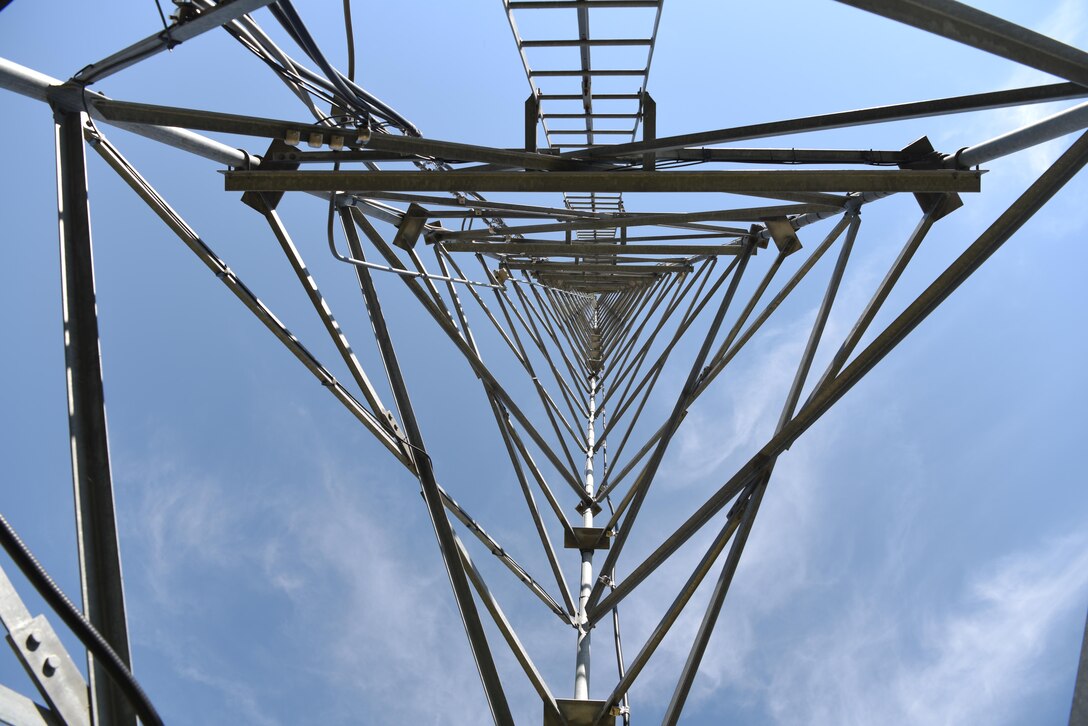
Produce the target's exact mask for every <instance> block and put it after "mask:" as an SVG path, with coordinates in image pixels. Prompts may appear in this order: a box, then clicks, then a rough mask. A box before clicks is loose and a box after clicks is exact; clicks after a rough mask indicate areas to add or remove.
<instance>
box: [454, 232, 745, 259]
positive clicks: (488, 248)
mask: <svg viewBox="0 0 1088 726" xmlns="http://www.w3.org/2000/svg"><path fill="white" fill-rule="evenodd" d="M715 236H717V235H715ZM685 239H686V238H685ZM442 246H443V247H444V248H445V249H446V251H447V252H482V253H485V254H503V255H517V256H523V257H594V256H597V255H602V256H608V255H620V254H622V255H682V256H685V257H686V256H697V257H708V256H711V255H738V254H740V253H741V252H742V251H743V250H744V247H743V245H739V244H724V245H683V244H675V245H673V244H664V245H644V244H637V245H621V244H615V243H612V242H443V243H442Z"/></svg>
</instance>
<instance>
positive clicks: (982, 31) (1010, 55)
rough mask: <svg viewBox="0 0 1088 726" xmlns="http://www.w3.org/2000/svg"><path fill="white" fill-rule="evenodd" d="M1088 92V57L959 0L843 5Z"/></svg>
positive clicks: (857, 0)
mask: <svg viewBox="0 0 1088 726" xmlns="http://www.w3.org/2000/svg"><path fill="white" fill-rule="evenodd" d="M839 2H841V3H843V4H844V5H851V6H853V7H855V8H860V9H861V10H867V11H869V12H871V13H875V14H877V15H882V16H883V17H885V18H890V19H891V20H898V21H899V22H900V23H905V24H906V25H912V26H914V27H915V28H919V29H921V30H925V31H926V32H929V33H933V34H935V35H940V36H943V37H945V38H948V39H950V40H954V41H956V42H958V43H964V44H966V45H969V46H971V47H973V48H978V49H979V50H984V51H986V52H987V53H993V54H994V55H998V56H1001V57H1002V58H1007V59H1009V60H1011V61H1015V62H1017V63H1022V64H1023V65H1026V66H1029V67H1031V68H1036V69H1038V70H1040V71H1043V72H1045V73H1050V74H1052V75H1055V76H1058V77H1059V78H1065V79H1068V80H1070V81H1073V82H1075V83H1078V84H1080V85H1081V86H1088V53H1085V52H1084V51H1082V50H1079V49H1077V48H1074V47H1072V46H1069V45H1066V44H1065V43H1061V42H1059V41H1057V40H1054V39H1053V38H1048V37H1047V36H1045V35H1042V34H1040V33H1036V32H1035V31H1034V30H1028V29H1027V28H1025V27H1023V26H1020V25H1017V24H1016V23H1010V22H1009V21H1008V20H1004V19H1002V18H999V17H997V16H995V15H990V14H989V13H984V12H982V11H981V10H977V9H975V8H973V7H970V6H969V5H964V4H963V3H959V2H954V1H953V0H839Z"/></svg>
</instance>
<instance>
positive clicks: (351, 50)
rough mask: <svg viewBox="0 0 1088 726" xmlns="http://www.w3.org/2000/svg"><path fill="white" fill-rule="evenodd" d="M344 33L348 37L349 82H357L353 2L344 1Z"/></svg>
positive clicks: (349, 0)
mask: <svg viewBox="0 0 1088 726" xmlns="http://www.w3.org/2000/svg"><path fill="white" fill-rule="evenodd" d="M344 32H345V33H347V36H348V80H349V81H352V82H354V81H355V31H354V30H353V29H352V27H351V0H344Z"/></svg>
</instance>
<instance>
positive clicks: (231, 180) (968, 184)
mask: <svg viewBox="0 0 1088 726" xmlns="http://www.w3.org/2000/svg"><path fill="white" fill-rule="evenodd" d="M981 176H982V173H981V172H978V171H956V170H951V169H938V170H925V171H918V170H909V171H855V170H847V171H841V170H831V171H813V170H803V171H793V170H789V171H671V172H663V171H625V172H597V171H579V172H567V171H552V172H501V171H492V172H473V171H427V172H418V171H228V172H225V174H224V177H225V179H226V191H228V192H289V191H299V192H335V191H342V192H363V193H365V192H369V191H422V192H455V191H470V190H471V191H477V192H620V193H623V192H689V193H694V192H724V193H729V192H746V193H760V192H796V191H802V192H977V191H980V190H981Z"/></svg>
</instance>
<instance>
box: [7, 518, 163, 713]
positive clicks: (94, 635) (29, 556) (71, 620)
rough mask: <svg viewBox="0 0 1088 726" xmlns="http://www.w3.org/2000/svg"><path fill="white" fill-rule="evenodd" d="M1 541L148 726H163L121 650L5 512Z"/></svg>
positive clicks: (40, 593)
mask: <svg viewBox="0 0 1088 726" xmlns="http://www.w3.org/2000/svg"><path fill="white" fill-rule="evenodd" d="M0 545H2V546H3V548H4V551H6V552H7V553H8V556H9V557H11V559H12V561H13V562H14V563H15V564H16V566H17V567H18V568H19V569H20V570H21V571H22V573H23V574H24V575H26V579H28V580H29V581H30V584H31V585H33V586H34V589H35V590H37V591H38V594H39V595H41V596H42V599H43V600H45V602H46V603H47V604H48V605H49V607H51V608H53V611H54V612H55V613H56V614H57V615H59V616H60V619H61V620H63V621H64V624H65V625H67V626H68V629H69V630H71V631H72V634H73V635H75V636H76V637H77V638H79V640H80V642H81V643H83V645H84V646H86V648H87V650H89V651H91V654H92V655H93V656H94V657H95V660H96V661H97V662H98V663H101V664H102V667H103V668H105V670H106V673H107V674H108V675H109V677H110V678H111V679H113V682H114V683H115V684H116V685H117V687H118V688H120V689H121V691H122V692H123V693H124V695H125V698H127V699H128V702H129V703H130V704H131V705H132V707H133V708H134V709H136V714H137V715H138V716H139V717H140V720H141V721H143V723H144V724H145V726H163V721H162V718H161V717H160V716H159V713H158V711H156V710H155V707H154V706H153V705H151V700H150V699H149V698H148V697H147V694H146V693H144V689H143V688H141V687H140V684H139V683H138V682H137V681H136V677H135V676H133V675H132V671H130V670H129V669H128V666H126V665H125V663H124V661H122V660H121V658H120V656H118V655H117V652H116V651H115V650H114V649H113V648H112V647H111V646H110V644H109V643H108V642H107V641H106V639H105V638H103V637H102V634H101V633H99V632H98V630H96V629H95V627H94V626H93V625H91V623H90V622H89V621H88V620H87V618H85V617H84V616H83V613H81V612H80V611H79V608H77V607H76V606H75V605H73V604H72V601H71V600H69V599H68V596H67V595H65V594H64V591H63V590H61V589H60V587H58V586H57V583H56V582H54V581H53V578H52V577H50V576H49V573H48V572H46V571H45V568H44V567H42V565H41V563H40V562H38V559H37V558H36V557H34V553H32V552H31V551H30V549H29V548H28V547H27V546H26V544H25V543H24V542H23V540H22V539H20V538H19V535H18V534H17V533H16V532H15V530H14V529H13V528H12V526H11V525H10V524H8V520H7V519H5V518H4V515H3V514H0Z"/></svg>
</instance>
